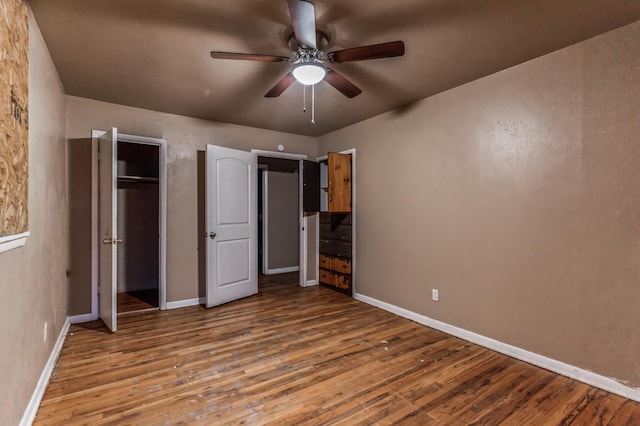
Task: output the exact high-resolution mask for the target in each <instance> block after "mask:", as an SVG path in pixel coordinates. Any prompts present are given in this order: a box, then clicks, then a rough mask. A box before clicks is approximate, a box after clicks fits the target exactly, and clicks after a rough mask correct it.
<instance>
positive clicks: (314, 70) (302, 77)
mask: <svg viewBox="0 0 640 426" xmlns="http://www.w3.org/2000/svg"><path fill="white" fill-rule="evenodd" d="M325 75H327V70H326V69H325V68H324V67H323V66H322V65H319V64H300V65H298V66H296V67H295V68H294V69H293V77H294V78H295V79H296V80H297V81H298V82H299V83H301V84H304V85H305V86H312V85H314V84H316V83H319V82H321V81H322V80H323V79H324V76H325Z"/></svg>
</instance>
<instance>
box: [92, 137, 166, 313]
mask: <svg viewBox="0 0 640 426" xmlns="http://www.w3.org/2000/svg"><path fill="white" fill-rule="evenodd" d="M105 133H106V132H105V131H103V130H92V131H91V162H92V164H91V176H92V178H91V194H92V195H91V320H97V319H98V318H99V316H100V315H99V313H100V312H99V304H98V285H99V281H100V279H99V277H100V276H99V270H98V268H99V261H98V259H99V248H100V247H99V235H98V209H99V206H98V181H99V176H98V173H97V172H98V138H99V137H100V136H102V135H104V134H105ZM117 141H118V142H126V143H137V144H142V145H155V146H157V147H158V148H159V176H158V178H159V184H158V190H159V194H158V195H159V199H158V204H159V209H158V219H159V233H160V238H159V253H158V256H159V269H160V270H159V271H158V302H159V303H158V305H159V308H160V310H166V309H167V141H166V140H165V139H158V138H150V137H146V136H136V135H128V134H125V133H119V132H118V138H117Z"/></svg>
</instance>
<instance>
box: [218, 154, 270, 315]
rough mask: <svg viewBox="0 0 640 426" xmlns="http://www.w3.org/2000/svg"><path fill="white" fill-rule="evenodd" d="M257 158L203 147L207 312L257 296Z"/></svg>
mask: <svg viewBox="0 0 640 426" xmlns="http://www.w3.org/2000/svg"><path fill="white" fill-rule="evenodd" d="M257 183H258V175H257V157H256V156H255V154H252V153H250V152H246V151H239V150H235V149H229V148H223V147H219V146H215V145H207V166H206V209H207V211H206V222H207V228H206V229H207V236H206V238H207V244H206V248H207V308H211V307H213V306H217V305H220V304H222V303H227V302H231V301H233V300H237V299H240V298H243V297H247V296H251V295H254V294H256V293H257V292H258V261H257V256H258V245H257V243H258V222H257V219H258V217H257V216H258V214H257V210H258V208H257V191H256V185H257Z"/></svg>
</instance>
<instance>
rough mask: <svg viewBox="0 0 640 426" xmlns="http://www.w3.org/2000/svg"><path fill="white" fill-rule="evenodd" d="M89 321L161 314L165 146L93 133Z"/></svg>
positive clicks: (108, 322)
mask: <svg viewBox="0 0 640 426" xmlns="http://www.w3.org/2000/svg"><path fill="white" fill-rule="evenodd" d="M92 140H93V147H94V148H92V152H93V153H94V154H93V155H94V156H93V158H94V160H93V161H94V166H93V167H92V169H93V176H94V181H93V183H92V192H93V194H94V201H93V203H94V204H93V206H92V211H93V214H92V222H93V224H94V226H93V229H94V231H93V235H92V240H93V241H94V244H93V247H94V250H93V254H92V270H93V272H92V278H93V279H92V304H91V305H92V306H91V317H92V319H97V318H98V317H100V318H101V319H102V320H103V321H104V322H105V324H106V325H107V327H108V328H109V329H110V330H111V331H116V329H117V316H118V315H121V314H125V313H131V312H139V311H145V310H152V309H154V310H155V309H166V187H167V185H166V178H167V176H166V152H167V146H166V141H165V140H162V139H155V138H148V137H142V136H133V135H124V134H119V133H118V130H117V129H116V128H112V129H111V130H109V131H108V132H103V131H96V130H94V131H93V132H92Z"/></svg>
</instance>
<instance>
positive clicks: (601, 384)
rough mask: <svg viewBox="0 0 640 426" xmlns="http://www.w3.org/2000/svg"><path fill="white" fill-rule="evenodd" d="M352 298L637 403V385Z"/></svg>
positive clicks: (359, 297) (382, 304)
mask: <svg viewBox="0 0 640 426" xmlns="http://www.w3.org/2000/svg"><path fill="white" fill-rule="evenodd" d="M353 297H354V299H356V300H359V301H361V302H364V303H367V304H369V305H372V306H375V307H378V308H380V309H383V310H385V311H388V312H391V313H394V314H396V315H399V316H401V317H404V318H407V319H410V320H412V321H415V322H417V323H419V324H422V325H426V326H427V327H431V328H434V329H436V330H439V331H442V332H444V333H447V334H450V335H452V336H456V337H459V338H461V339H464V340H467V341H469V342H471V343H475V344H477V345H480V346H483V347H485V348H488V349H491V350H494V351H496V352H500V353H502V354H504V355H507V356H510V357H512V358H516V359H519V360H521V361H524V362H527V363H529V364H533V365H535V366H538V367H541V368H544V369H546V370H550V371H553V372H554V373H558V374H561V375H563V376H566V377H569V378H571V379H575V380H578V381H580V382H582V383H586V384H588V385H591V386H595V387H597V388H600V389H602V390H605V391H607V392H611V393H614V394H616V395H620V396H622V397H625V398H629V399H632V400H634V401H638V402H640V388H634V387H630V386H626V385H624V384H622V383H620V382H618V381H617V380H615V379H612V378H609V377H605V376H602V375H600V374H596V373H594V372H592V371H588V370H585V369H582V368H579V367H576V366H574V365H570V364H566V363H564V362H561V361H558V360H555V359H552V358H548V357H546V356H543V355H540V354H537V353H535V352H530V351H527V350H525V349H522V348H519V347H517V346H513V345H510V344H508V343H504V342H500V341H498V340H495V339H491V338H489V337H486V336H483V335H481V334H477V333H474V332H472V331H469V330H465V329H464V328H460V327H456V326H454V325H451V324H447V323H445V322H442V321H438V320H435V319H433V318H429V317H427V316H425V315H421V314H417V313H415V312H412V311H409V310H407V309H404V308H401V307H399V306H396V305H392V304H390V303H387V302H383V301H381V300H378V299H374V298H373V297H369V296H365V295H363V294H359V293H356V294H354V296H353Z"/></svg>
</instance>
